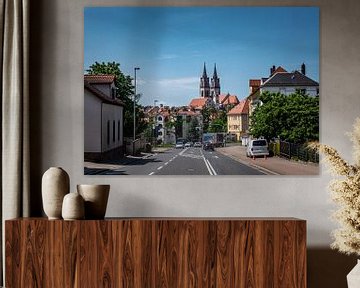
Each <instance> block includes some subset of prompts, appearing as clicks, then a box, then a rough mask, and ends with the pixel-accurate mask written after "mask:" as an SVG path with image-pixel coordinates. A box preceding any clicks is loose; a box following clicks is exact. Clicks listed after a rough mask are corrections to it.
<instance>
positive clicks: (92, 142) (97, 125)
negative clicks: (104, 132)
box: [84, 89, 101, 153]
mask: <svg viewBox="0 0 360 288" xmlns="http://www.w3.org/2000/svg"><path fill="white" fill-rule="evenodd" d="M84 91H85V92H84V95H85V96H84V97H85V99H84V112H85V111H86V113H84V123H86V124H84V149H85V151H84V152H99V153H100V152H101V101H100V99H99V98H98V97H96V96H95V95H94V94H93V93H91V92H89V91H88V90H87V89H85V90H84Z"/></svg>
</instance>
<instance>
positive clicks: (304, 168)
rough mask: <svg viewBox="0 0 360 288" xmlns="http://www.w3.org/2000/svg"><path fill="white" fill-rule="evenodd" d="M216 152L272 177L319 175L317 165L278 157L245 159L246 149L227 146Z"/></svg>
mask: <svg viewBox="0 0 360 288" xmlns="http://www.w3.org/2000/svg"><path fill="white" fill-rule="evenodd" d="M216 151H218V152H220V153H222V154H224V155H226V156H229V157H231V158H233V159H234V160H236V161H239V162H241V163H243V164H246V165H249V166H253V167H255V168H258V169H260V170H263V171H264V172H265V173H266V174H272V175H319V174H320V169H319V165H318V164H316V163H302V162H298V161H291V160H287V159H285V158H280V157H277V156H275V157H267V158H266V159H265V158H263V157H261V158H255V160H254V159H252V158H249V157H246V147H244V146H229V147H221V148H217V149H216Z"/></svg>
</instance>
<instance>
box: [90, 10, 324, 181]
mask: <svg viewBox="0 0 360 288" xmlns="http://www.w3.org/2000/svg"><path fill="white" fill-rule="evenodd" d="M319 89H320V85H319V8H318V7H240V6H236V7H222V6H216V7H204V6H202V7H87V8H85V9H84V174H85V175H317V174H319V164H318V162H319V156H318V154H317V153H316V152H315V151H313V150H311V149H309V148H308V143H309V142H312V141H318V140H319Z"/></svg>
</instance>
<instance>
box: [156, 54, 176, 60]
mask: <svg viewBox="0 0 360 288" xmlns="http://www.w3.org/2000/svg"><path fill="white" fill-rule="evenodd" d="M178 57H179V56H178V55H176V54H163V55H160V56H159V57H158V58H157V59H158V60H171V59H175V58H178Z"/></svg>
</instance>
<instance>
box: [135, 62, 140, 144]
mask: <svg viewBox="0 0 360 288" xmlns="http://www.w3.org/2000/svg"><path fill="white" fill-rule="evenodd" d="M137 70H140V68H139V67H135V68H134V142H135V140H136V134H135V133H136V132H135V131H136V115H135V111H136V109H135V108H136V71H137Z"/></svg>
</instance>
